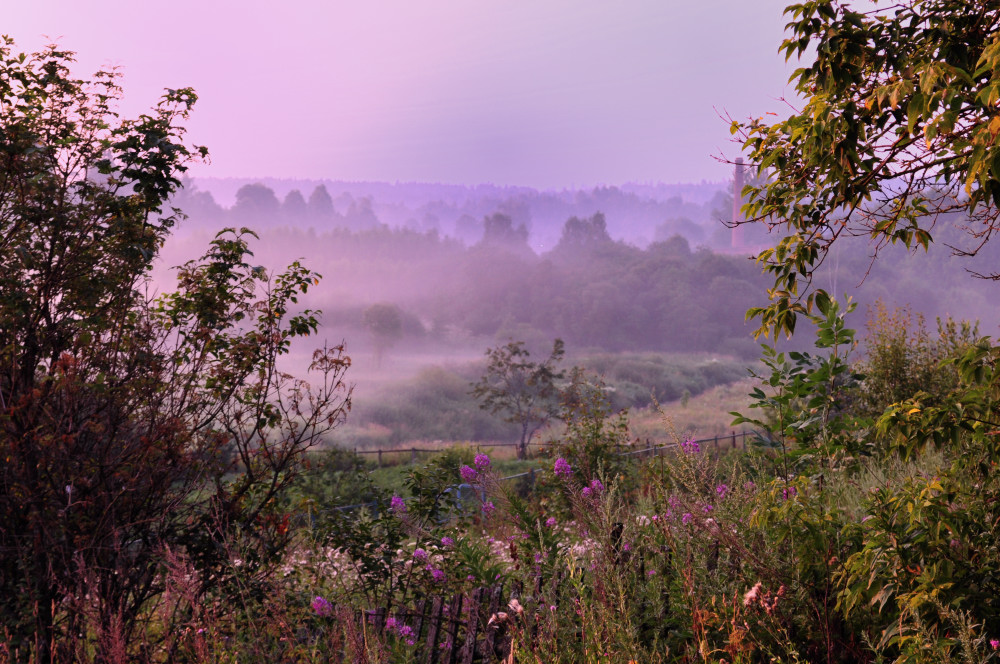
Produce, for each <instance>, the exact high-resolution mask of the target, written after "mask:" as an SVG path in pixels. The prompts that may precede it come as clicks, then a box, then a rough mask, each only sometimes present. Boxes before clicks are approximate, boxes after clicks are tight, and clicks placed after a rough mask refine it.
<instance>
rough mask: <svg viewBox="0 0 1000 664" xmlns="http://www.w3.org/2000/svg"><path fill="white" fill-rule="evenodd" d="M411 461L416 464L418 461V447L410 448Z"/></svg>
mask: <svg viewBox="0 0 1000 664" xmlns="http://www.w3.org/2000/svg"><path fill="white" fill-rule="evenodd" d="M410 463H411V464H414V465H416V463H417V448H415V447H411V448H410Z"/></svg>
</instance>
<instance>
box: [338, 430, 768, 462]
mask: <svg viewBox="0 0 1000 664" xmlns="http://www.w3.org/2000/svg"><path fill="white" fill-rule="evenodd" d="M748 435H755V434H754V433H753V432H751V431H745V430H744V431H733V432H731V433H728V434H722V435H721V436H719V435H717V436H713V437H712V438H699V439H696V440H695V441H694V442H696V443H698V444H699V445H707V444H709V443H711V444H712V445H713V446H714V447H715V448H716V449H722V448H724V447H725V446H726V444H727V441H730V448H731V449H735V448H736V446H737V442H736V441H737V439H739V441H740V445H741V447H742V449H744V450H746V447H747V446H746V440H747V436H748ZM519 444H520V443H476V444H475V447H479V448H484V449H486V448H489V449H492V448H494V447H500V448H503V447H517V446H518V445H519ZM554 445H558V443H529V444H528V449H531V448H532V447H535V448H541V449H544V448H546V447H552V446H554ZM624 447H626V446H624V445H619V454H621V455H622V456H632V455H640V456H641V455H649V454H652V452H650V450H661V451H662V450H667V449H671V448H674V447H677V443H664V444H662V445H653V444H652V443H651V442H649V441H648V440H647V441H646V447H636V446H634V445H630V446H628V447H631V448H633V449H630V450H628V451H622V448H624ZM442 449H444V448H440V447H415V446H414V447H398V448H394V449H378V450H359V449H358V448H356V447H355V448H354V450H353V452H354V453H355V454H358V455H364V454H373V455H375V456H376V457H377V463H378V466H379V467H381V466H382V463H383V455H387V456H388V455H406V454H409V455H410V463H416V462H417V455H418V454H434V453H437V452H440V451H441V450H442ZM659 453H660V452H657V454H659Z"/></svg>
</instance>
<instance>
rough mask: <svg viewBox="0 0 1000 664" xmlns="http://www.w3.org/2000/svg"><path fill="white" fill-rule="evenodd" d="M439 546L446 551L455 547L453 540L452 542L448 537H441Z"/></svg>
mask: <svg viewBox="0 0 1000 664" xmlns="http://www.w3.org/2000/svg"><path fill="white" fill-rule="evenodd" d="M441 546H443V547H444V548H446V549H450V548H451V547H453V546H455V540H453V539H452V538H450V537H442V538H441Z"/></svg>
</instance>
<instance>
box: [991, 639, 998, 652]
mask: <svg viewBox="0 0 1000 664" xmlns="http://www.w3.org/2000/svg"><path fill="white" fill-rule="evenodd" d="M990 648H993V649H994V650H1000V639H990Z"/></svg>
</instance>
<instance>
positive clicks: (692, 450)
mask: <svg viewBox="0 0 1000 664" xmlns="http://www.w3.org/2000/svg"><path fill="white" fill-rule="evenodd" d="M681 450H682V451H683V452H684V453H685V454H697V453H698V452H701V445H699V444H698V441H697V440H695V439H694V438H688V439H687V440H685V441H684V442H683V443H681Z"/></svg>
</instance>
